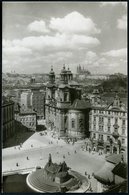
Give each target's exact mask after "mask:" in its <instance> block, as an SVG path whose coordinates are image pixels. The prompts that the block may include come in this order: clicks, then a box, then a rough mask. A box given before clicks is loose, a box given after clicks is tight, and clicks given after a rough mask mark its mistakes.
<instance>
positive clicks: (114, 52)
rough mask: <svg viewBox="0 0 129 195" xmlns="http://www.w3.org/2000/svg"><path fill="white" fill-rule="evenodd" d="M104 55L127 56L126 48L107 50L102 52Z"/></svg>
mask: <svg viewBox="0 0 129 195" xmlns="http://www.w3.org/2000/svg"><path fill="white" fill-rule="evenodd" d="M102 55H104V56H109V57H126V56H127V48H122V49H118V50H110V51H108V52H104V53H102Z"/></svg>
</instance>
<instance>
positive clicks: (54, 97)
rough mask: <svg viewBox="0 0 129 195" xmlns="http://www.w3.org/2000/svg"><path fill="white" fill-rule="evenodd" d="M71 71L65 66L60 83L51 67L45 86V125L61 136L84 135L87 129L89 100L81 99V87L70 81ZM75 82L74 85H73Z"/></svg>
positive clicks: (78, 136)
mask: <svg viewBox="0 0 129 195" xmlns="http://www.w3.org/2000/svg"><path fill="white" fill-rule="evenodd" d="M72 78H73V76H72V73H71V71H70V70H69V69H68V70H66V69H65V66H64V67H63V69H62V70H61V73H60V83H59V84H56V83H55V73H54V71H53V68H51V71H50V73H49V83H48V85H47V88H46V101H45V114H46V125H47V127H48V128H49V129H51V130H55V131H56V132H57V134H58V135H59V136H61V137H66V136H69V137H77V138H82V137H86V135H87V133H86V132H87V131H88V121H89V119H88V116H89V114H88V113H89V110H90V104H89V102H86V101H84V100H82V99H81V89H80V88H79V85H77V84H76V83H72ZM74 84H75V85H74Z"/></svg>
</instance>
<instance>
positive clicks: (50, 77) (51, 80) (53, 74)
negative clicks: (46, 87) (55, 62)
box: [49, 66, 55, 84]
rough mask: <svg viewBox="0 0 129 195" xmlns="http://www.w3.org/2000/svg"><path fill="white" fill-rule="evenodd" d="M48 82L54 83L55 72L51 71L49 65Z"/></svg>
mask: <svg viewBox="0 0 129 195" xmlns="http://www.w3.org/2000/svg"><path fill="white" fill-rule="evenodd" d="M49 83H51V84H53V83H55V72H54V71H53V66H51V71H50V72H49Z"/></svg>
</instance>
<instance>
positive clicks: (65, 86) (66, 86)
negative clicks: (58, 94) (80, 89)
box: [58, 84, 70, 89]
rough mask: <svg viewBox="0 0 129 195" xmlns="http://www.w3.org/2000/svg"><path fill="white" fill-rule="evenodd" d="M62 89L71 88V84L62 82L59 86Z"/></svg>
mask: <svg viewBox="0 0 129 195" xmlns="http://www.w3.org/2000/svg"><path fill="white" fill-rule="evenodd" d="M58 87H59V88H60V89H63V88H70V86H69V85H68V84H60V85H59V86H58Z"/></svg>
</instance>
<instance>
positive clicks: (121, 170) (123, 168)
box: [112, 162, 127, 179]
mask: <svg viewBox="0 0 129 195" xmlns="http://www.w3.org/2000/svg"><path fill="white" fill-rule="evenodd" d="M112 172H113V173H114V174H115V175H118V176H120V177H122V178H124V179H126V178H127V164H126V163H122V162H120V163H118V164H117V165H116V166H115V168H114V169H113V170H112Z"/></svg>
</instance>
